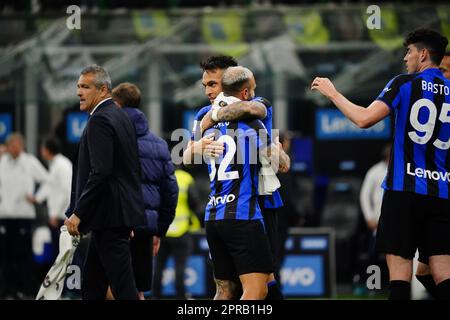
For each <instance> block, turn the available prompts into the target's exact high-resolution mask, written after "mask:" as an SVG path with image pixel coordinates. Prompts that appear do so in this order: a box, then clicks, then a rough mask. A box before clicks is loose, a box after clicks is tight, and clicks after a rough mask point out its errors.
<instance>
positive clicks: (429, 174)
mask: <svg viewBox="0 0 450 320" xmlns="http://www.w3.org/2000/svg"><path fill="white" fill-rule="evenodd" d="M406 173H407V174H409V175H411V176H415V177H419V178H426V179H433V180H435V181H438V180H442V181H447V182H450V173H448V172H442V171H431V170H427V169H423V168H415V169H414V171H411V163H409V162H408V163H407V164H406Z"/></svg>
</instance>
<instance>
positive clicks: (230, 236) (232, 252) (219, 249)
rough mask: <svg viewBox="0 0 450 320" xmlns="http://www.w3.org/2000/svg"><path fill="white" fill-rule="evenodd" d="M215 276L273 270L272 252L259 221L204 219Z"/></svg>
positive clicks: (232, 275)
mask: <svg viewBox="0 0 450 320" xmlns="http://www.w3.org/2000/svg"><path fill="white" fill-rule="evenodd" d="M205 229H206V239H207V240H208V246H209V252H210V254H211V259H212V264H213V269H214V277H215V278H216V279H221V280H236V278H237V277H238V276H240V275H243V274H247V273H266V274H269V273H272V272H273V270H272V255H271V253H270V247H269V240H268V239H267V234H266V231H265V227H264V223H263V221H262V220H234V219H225V220H216V221H206V223H205Z"/></svg>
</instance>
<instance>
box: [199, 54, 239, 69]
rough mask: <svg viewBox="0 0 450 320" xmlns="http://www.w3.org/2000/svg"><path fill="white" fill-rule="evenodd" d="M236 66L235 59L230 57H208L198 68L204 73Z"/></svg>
mask: <svg viewBox="0 0 450 320" xmlns="http://www.w3.org/2000/svg"><path fill="white" fill-rule="evenodd" d="M237 65H238V63H237V61H236V59H234V58H233V57H231V56H210V57H208V58H207V59H206V60H204V61H201V62H200V68H202V69H203V70H204V71H206V70H215V69H226V68H229V67H236V66H237Z"/></svg>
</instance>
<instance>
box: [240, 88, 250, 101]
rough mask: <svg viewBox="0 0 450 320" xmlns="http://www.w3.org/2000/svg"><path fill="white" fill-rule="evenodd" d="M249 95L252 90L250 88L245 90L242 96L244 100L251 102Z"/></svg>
mask: <svg viewBox="0 0 450 320" xmlns="http://www.w3.org/2000/svg"><path fill="white" fill-rule="evenodd" d="M249 95H250V90H248V88H244V90H242V96H243V98H244V99H243V100H249Z"/></svg>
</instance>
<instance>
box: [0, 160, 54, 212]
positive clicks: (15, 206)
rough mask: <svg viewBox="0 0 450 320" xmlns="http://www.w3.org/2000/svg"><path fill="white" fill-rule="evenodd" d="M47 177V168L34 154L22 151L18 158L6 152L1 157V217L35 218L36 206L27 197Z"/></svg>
mask: <svg viewBox="0 0 450 320" xmlns="http://www.w3.org/2000/svg"><path fill="white" fill-rule="evenodd" d="M47 177H48V173H47V170H46V169H45V168H44V166H43V165H42V164H41V163H40V162H39V160H38V159H37V158H36V157H35V156H33V155H32V154H28V153H25V152H22V153H21V154H20V155H19V156H18V157H17V158H16V159H13V158H12V157H11V155H10V154H9V153H6V154H4V155H3V156H2V157H1V159H0V219H35V218H36V212H35V210H34V206H33V205H32V204H30V203H29V202H28V201H27V199H26V197H27V195H32V194H33V193H34V189H35V186H36V183H43V182H45V181H46V179H47Z"/></svg>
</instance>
